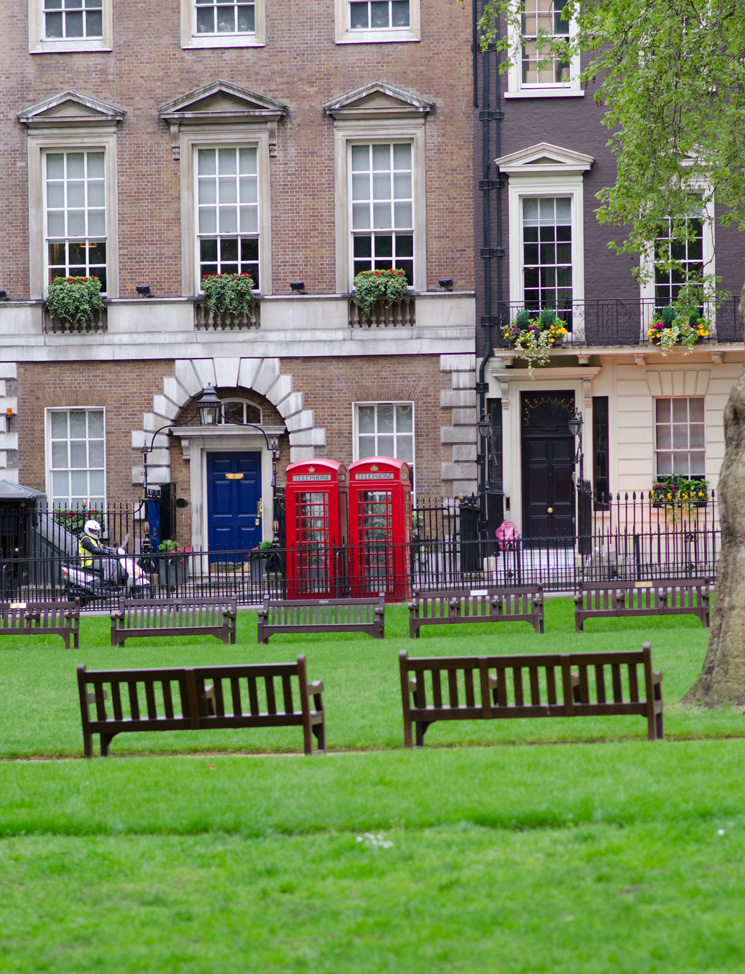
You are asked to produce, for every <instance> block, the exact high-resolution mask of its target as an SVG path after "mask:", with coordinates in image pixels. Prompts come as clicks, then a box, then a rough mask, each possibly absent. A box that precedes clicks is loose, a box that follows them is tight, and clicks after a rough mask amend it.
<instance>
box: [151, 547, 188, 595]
mask: <svg viewBox="0 0 745 974" xmlns="http://www.w3.org/2000/svg"><path fill="white" fill-rule="evenodd" d="M158 551H159V552H160V554H161V557H160V558H159V559H158V577H159V579H160V584H161V585H163V586H165V587H166V588H167V589H168V591H169V592H171V591H173V590H174V589H176V588H177V587H178V586H179V585H183V583H184V582H185V581H186V577H187V574H188V560H187V558H186V555H187V554H189V553H190V552H191V548H185V547H183V546H182V545H180V544H179V543H178V542H177V541H172V540H170V539H169V540H167V541H161V542H160V544H159V545H158Z"/></svg>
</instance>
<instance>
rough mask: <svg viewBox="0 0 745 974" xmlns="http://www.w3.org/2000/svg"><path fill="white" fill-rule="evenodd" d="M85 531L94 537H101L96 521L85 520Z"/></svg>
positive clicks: (99, 527) (99, 526)
mask: <svg viewBox="0 0 745 974" xmlns="http://www.w3.org/2000/svg"><path fill="white" fill-rule="evenodd" d="M85 533H86V534H92V535H93V537H94V538H100V537H101V525H100V524H99V523H98V521H86V522H85Z"/></svg>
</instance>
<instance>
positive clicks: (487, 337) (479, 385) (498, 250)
mask: <svg viewBox="0 0 745 974" xmlns="http://www.w3.org/2000/svg"><path fill="white" fill-rule="evenodd" d="M485 3H486V0H481V4H480V3H479V0H473V65H474V67H473V82H474V84H473V104H474V107H475V108H479V116H478V117H479V122H480V123H481V132H482V152H481V177H480V179H479V190H480V192H481V205H482V217H483V233H482V240H481V248H480V257H481V259H482V260H483V261H484V299H483V314H482V315H481V327H482V328H483V329H484V356H483V358H482V359H481V361H480V363H479V370H478V377H477V380H476V397H477V406H476V409H477V420H479V419H481V418H482V417H485V416H486V394H487V392H488V391H489V383H488V382H487V381H486V378H485V377H486V364H487V362H488V361H489V359H490V358H491V354H492V337H491V336H492V328H493V327H495V326H499V325H500V324H501V321H500V320H499V319H498V317H495V315H494V302H493V296H492V261H493V260H495V261H496V262H497V264H496V268H495V271H496V278H497V282H496V283H497V289H496V290H497V294H496V303H497V308H498V310H499V314H500V315H501V314H503V311H502V309H503V298H504V296H503V285H502V276H503V275H502V261H503V260H504V258H505V250H504V246H503V242H502V189H503V181H502V178H501V177H500V175H499V173H498V172H496V171H494V172H492V165H493V163H492V161H491V160H492V159H496V158H498V157H499V156H500V155H501V149H500V146H501V132H500V122H501V120H502V119H503V118H504V112H502V111H501V110H500V109H499V108H496V109H492V108H491V98H490V65H491V63H492V62H494V63H495V68H496V77H495V82H494V87H495V98H496V104H497V106H499V104H500V97H501V90H500V88H501V85H500V81H501V75H500V73H499V55H498V53H497V52H496V51H495V49H494V46H493V45H492V46H490V47H489V48H488V49H487V50H485V51H482V50H481V47H480V44H479V38H478V28H477V22H478V19H479V16H480V14H479V7H481V12H483V7H484V5H485ZM479 58H480V61H481V105H480V106H479V98H478V60H479ZM492 123H493V132H494V148H493V152H494V154H493V155H492V153H491V151H490V135H491V133H492ZM492 193H494V205H495V209H496V233H495V238H496V239H494V240H493V239H492V228H491V224H492V221H491V203H492V196H491V194H492ZM487 418H488V417H487ZM477 464H478V491H479V511H480V525H479V529H480V536H481V538H482V539H483V540H487V523H488V517H487V482H488V475H489V467H488V465H489V440H487V439H486V438H484V437H481V436H479V437H478V456H477Z"/></svg>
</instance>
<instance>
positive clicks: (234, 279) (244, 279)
mask: <svg viewBox="0 0 745 974" xmlns="http://www.w3.org/2000/svg"><path fill="white" fill-rule="evenodd" d="M253 288H254V282H253V278H252V277H251V275H250V274H206V275H205V276H204V277H203V278H202V291H203V293H204V304H205V307H206V308H207V313H208V314H209V316H210V318H215V317H219V316H220V315H225V314H232V315H235V316H236V317H238V318H248V319H250V320H251V321H254V320H255V318H254V315H253V314H252V313H251V311H252V309H253V306H254V304H255V302H256V295H255V294H254V292H253Z"/></svg>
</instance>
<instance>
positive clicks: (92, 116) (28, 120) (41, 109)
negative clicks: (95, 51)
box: [16, 88, 127, 129]
mask: <svg viewBox="0 0 745 974" xmlns="http://www.w3.org/2000/svg"><path fill="white" fill-rule="evenodd" d="M126 114H127V113H126V111H125V109H123V108H119V107H118V106H116V105H111V104H109V103H108V102H105V101H101V100H100V99H98V98H93V97H91V96H90V95H85V94H83V93H82V92H80V91H75V90H74V89H72V88H70V89H68V90H67V91H62V92H60V93H59V94H57V95H52V96H51V97H50V98H45V99H44V100H43V101H40V102H37V103H36V104H35V105H30V106H29V107H28V108H24V109H23V111H20V112H18V115H17V116H16V117H17V118H18V121H19V122H20V123H21V124H22V125H26V126H28V127H29V128H33V129H42V128H58V127H67V128H81V127H82V128H85V129H88V128H91V127H94V126H112V127H113V126H115V125H116V124H117V123H118V122H121V121H122V119H123V118H124V116H125V115H126Z"/></svg>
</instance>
